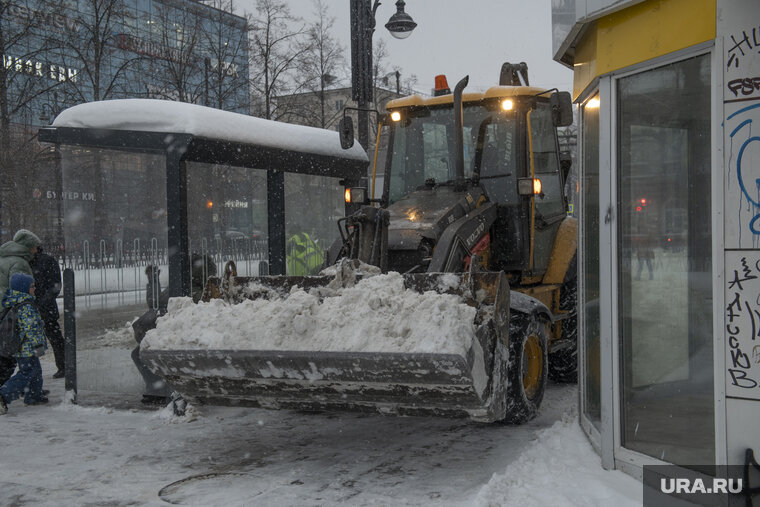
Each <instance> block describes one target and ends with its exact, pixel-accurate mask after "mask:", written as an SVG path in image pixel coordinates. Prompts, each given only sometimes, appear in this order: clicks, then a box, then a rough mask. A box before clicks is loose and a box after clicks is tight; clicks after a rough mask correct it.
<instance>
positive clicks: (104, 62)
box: [63, 0, 141, 103]
mask: <svg viewBox="0 0 760 507" xmlns="http://www.w3.org/2000/svg"><path fill="white" fill-rule="evenodd" d="M78 7H79V11H78V13H77V17H76V21H77V23H78V25H79V26H80V30H79V32H78V33H77V34H73V35H72V36H71V37H69V38H68V40H67V41H66V44H65V51H64V52H63V55H64V57H65V58H66V59H65V60H64V61H65V62H67V64H69V63H70V65H68V66H72V67H79V68H80V71H79V74H78V77H77V80H76V81H69V83H68V84H69V86H67V87H66V89H67V90H68V91H69V92H70V99H69V100H70V101H71V102H72V103H81V102H89V101H91V100H105V99H109V98H113V97H114V95H118V94H119V93H120V92H121V93H122V94H123V93H124V92H125V91H126V89H127V87H128V86H129V85H128V84H127V82H126V79H125V74H126V72H127V70H128V69H129V68H130V67H132V66H135V65H136V64H137V62H138V61H139V59H140V58H141V57H140V55H139V53H138V52H137V51H134V50H133V49H132V50H131V51H130V49H131V45H132V44H133V42H132V41H131V39H130V38H129V36H128V35H122V36H121V37H119V38H115V37H114V34H119V33H120V32H121V31H122V30H121V24H122V19H124V18H125V17H127V16H128V15H127V13H126V10H125V8H124V4H123V3H122V0H80V1H79V4H78ZM122 49H126V50H127V51H124V52H123V54H130V55H133V56H131V57H124V58H122V59H117V58H114V54H115V53H116V52H117V51H120V50H122ZM67 55H73V56H67Z"/></svg>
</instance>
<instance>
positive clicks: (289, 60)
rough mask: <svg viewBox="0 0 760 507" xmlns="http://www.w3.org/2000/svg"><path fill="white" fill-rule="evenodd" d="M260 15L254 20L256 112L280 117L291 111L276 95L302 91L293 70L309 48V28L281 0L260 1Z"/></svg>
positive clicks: (257, 10)
mask: <svg viewBox="0 0 760 507" xmlns="http://www.w3.org/2000/svg"><path fill="white" fill-rule="evenodd" d="M256 12H257V16H255V17H253V18H252V19H251V35H250V44H251V49H250V58H251V69H252V75H251V83H252V88H253V91H254V93H255V94H256V95H257V97H256V100H255V102H256V106H257V110H256V111H255V114H257V115H258V116H261V117H264V118H267V119H278V118H281V117H282V116H283V115H285V114H286V113H287V111H285V110H283V109H284V107H283V108H280V107H278V104H277V101H276V100H275V98H276V97H277V96H279V95H286V94H290V93H293V92H294V91H296V90H299V89H300V88H301V87H300V86H299V85H298V84H297V83H296V82H294V80H293V76H291V71H293V70H294V68H295V67H296V66H297V63H298V61H299V59H300V57H301V56H302V54H303V53H304V52H305V51H306V50H307V48H308V46H306V45H305V44H304V42H303V39H304V35H305V33H306V28H305V27H304V26H303V24H301V21H300V20H299V19H298V18H296V17H294V16H292V15H291V14H290V9H289V8H288V6H287V4H286V3H284V2H282V1H280V0H257V1H256Z"/></svg>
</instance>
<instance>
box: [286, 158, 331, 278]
mask: <svg viewBox="0 0 760 507" xmlns="http://www.w3.org/2000/svg"><path fill="white" fill-rule="evenodd" d="M339 181H340V180H339V179H338V178H328V177H325V176H313V175H306V174H295V173H285V217H286V222H285V238H286V242H285V262H286V273H287V274H288V275H315V274H317V273H319V271H320V270H321V269H322V265H323V263H324V256H325V252H327V250H328V249H329V248H330V245H332V244H333V242H334V241H335V240H337V239H338V238H339V237H340V233H339V231H338V220H339V219H341V218H343V217H344V216H345V214H346V211H345V210H346V208H345V202H344V196H343V190H344V187H343V186H342V185H340V184H339Z"/></svg>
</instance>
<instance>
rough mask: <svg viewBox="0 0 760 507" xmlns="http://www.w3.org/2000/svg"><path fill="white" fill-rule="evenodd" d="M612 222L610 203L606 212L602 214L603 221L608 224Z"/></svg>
mask: <svg viewBox="0 0 760 507" xmlns="http://www.w3.org/2000/svg"><path fill="white" fill-rule="evenodd" d="M610 222H612V205H611V204H610V205H609V206H607V214H606V215H604V223H605V224H609V223H610Z"/></svg>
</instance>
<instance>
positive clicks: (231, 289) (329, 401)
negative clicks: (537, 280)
mask: <svg viewBox="0 0 760 507" xmlns="http://www.w3.org/2000/svg"><path fill="white" fill-rule="evenodd" d="M444 276H448V277H449V278H447V279H446V280H444V279H443V277H444ZM452 276H456V279H457V280H459V283H457V284H454V286H452V284H451V283H450V280H451V277H452ZM360 278H361V277H360V276H357V277H356V280H357V281H358V280H359V279H360ZM334 280H335V277H333V276H310V277H288V276H268V277H255V278H245V277H228V278H227V279H218V278H217V279H213V278H212V279H210V280H209V283H208V284H207V287H206V293H205V299H209V298H217V297H222V298H225V299H227V300H228V301H230V302H233V303H235V302H240V301H241V300H243V299H255V298H259V297H264V298H266V297H268V296H267V294H268V293H269V295H270V296H271V292H269V291H275V292H277V293H282V292H283V291H285V292H287V291H290V289H291V287H293V286H294V285H297V286H299V287H301V288H304V289H311V288H317V287H326V286H328V285H329V284H331V283H334ZM403 281H404V286H405V288H406V289H411V290H414V291H416V292H418V293H424V292H426V291H436V292H437V293H440V294H443V293H446V294H454V295H457V296H459V297H460V298H462V300H463V302H464V303H466V304H467V305H469V306H471V307H474V308H475V315H476V317H475V319H474V322H473V326H474V338H472V339H471V343H470V344H469V345H468V346H463V348H462V350H465V349H466V353H464V352H463V353H461V354H459V353H437V352H433V353H430V352H370V351H366V350H363V351H350V350H349V351H343V350H341V351H321V350H264V349H259V348H257V347H256V343H257V337H256V336H251V337H250V344H251V346H250V349H247V350H240V349H237V350H219V349H217V350H207V349H197V350H195V349H193V350H160V349H153V348H148V349H147V350H141V353H140V357H141V359H142V360H143V361H144V362H145V363H146V364H147V365H148V367H149V368H150V369H151V370H153V371H154V372H155V373H157V374H159V375H161V376H162V377H164V378H165V379H166V380H167V382H168V383H169V384H170V385H171V386H172V387H173V388H174V389H175V390H176V391H178V392H179V393H181V394H182V395H183V396H185V397H186V398H187V399H189V400H190V401H191V402H192V401H194V402H197V403H200V404H211V405H232V406H237V405H239V406H252V407H263V408H272V409H297V410H307V411H321V410H339V411H341V410H346V411H363V412H379V413H385V414H397V415H436V416H448V417H466V418H470V419H473V420H477V421H484V422H492V421H496V420H501V419H503V418H504V417H505V411H506V402H505V398H506V394H505V392H506V382H507V380H506V377H507V360H508V357H507V350H508V348H507V346H506V345H507V339H508V333H509V294H510V293H509V284H508V282H507V279H506V277H505V276H504V274H503V273H501V272H498V273H491V272H489V273H473V274H464V275H461V276H458V275H451V274H448V275H446V274H436V273H432V274H410V275H403ZM249 284H253V286H255V287H256V288H257V291H251V290H241V288H242V287H245V286H248V285H249ZM346 318H351V317H350V316H347V317H346ZM467 341H470V339H469V338H468V340H467Z"/></svg>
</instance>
